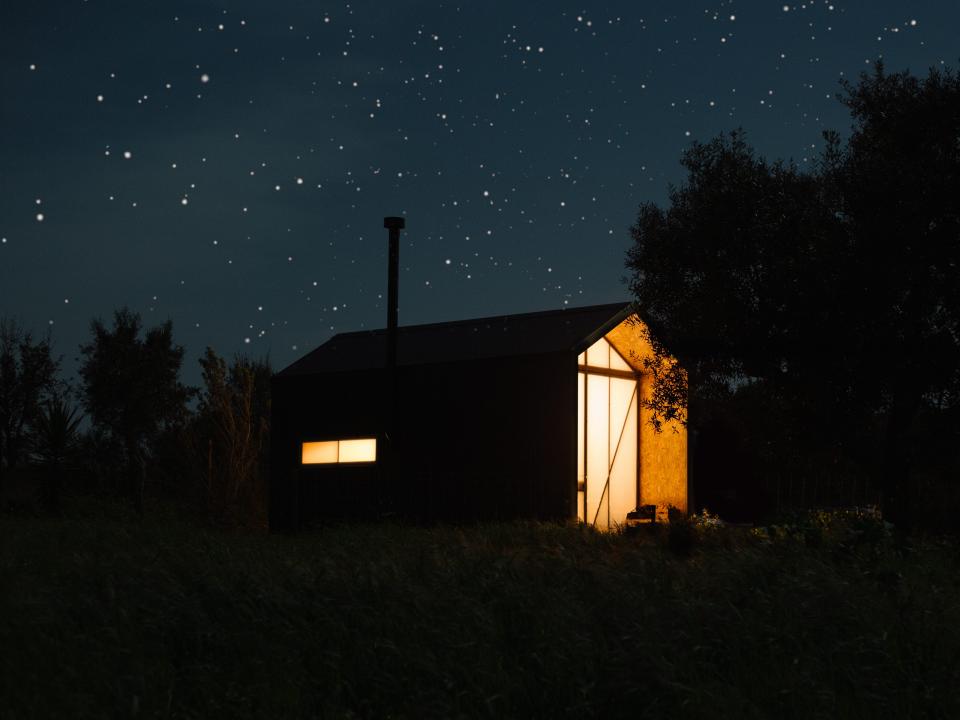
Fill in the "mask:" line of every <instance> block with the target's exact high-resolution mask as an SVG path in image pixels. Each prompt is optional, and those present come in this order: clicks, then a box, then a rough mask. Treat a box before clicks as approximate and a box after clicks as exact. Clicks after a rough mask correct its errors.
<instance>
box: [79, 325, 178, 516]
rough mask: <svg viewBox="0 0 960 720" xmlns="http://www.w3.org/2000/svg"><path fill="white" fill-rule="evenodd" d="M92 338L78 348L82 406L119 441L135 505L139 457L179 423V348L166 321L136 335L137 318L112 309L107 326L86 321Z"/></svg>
mask: <svg viewBox="0 0 960 720" xmlns="http://www.w3.org/2000/svg"><path fill="white" fill-rule="evenodd" d="M90 330H91V333H92V335H93V340H92V341H91V343H90V344H89V345H84V346H82V347H81V348H80V350H81V353H82V354H83V355H84V356H85V361H84V364H83V366H82V367H81V369H80V376H81V378H82V380H83V393H84V404H85V407H86V409H87V412H88V413H89V414H90V417H91V419H92V421H93V423H94V425H95V426H96V427H99V428H102V429H103V430H105V431H106V433H107V434H109V435H110V436H111V437H112V438H113V440H114V441H116V442H118V443H120V444H122V447H123V449H124V453H125V457H124V458H123V461H124V463H125V466H126V467H125V472H126V476H127V477H126V483H125V484H126V486H127V489H128V492H129V493H130V496H131V497H132V499H133V500H134V502H135V504H137V505H138V506H139V505H140V504H141V503H142V498H143V480H144V468H143V458H144V456H149V455H150V453H151V451H152V449H153V444H154V442H155V441H156V439H157V437H158V436H159V434H160V432H161V431H163V430H166V429H169V428H171V427H174V426H176V425H179V424H182V423H183V422H184V421H185V420H186V417H187V406H186V403H187V400H189V398H190V397H191V396H192V395H193V393H194V390H193V389H191V388H188V387H186V386H184V385H183V384H182V383H181V382H180V379H179V375H180V367H181V364H182V362H183V352H184V350H183V347H181V346H179V345H175V344H174V343H173V324H172V323H171V322H170V321H167V322H166V323H164V324H163V325H160V326H159V327H156V328H152V329H150V330H147V331H146V333H145V334H144V335H143V336H142V337H141V331H142V325H141V320H140V316H139V315H137V314H136V313H132V312H130V311H129V310H127V309H126V308H124V309H121V310H118V311H116V312H115V313H114V320H113V328H112V329H108V328H107V327H106V326H104V324H103V323H102V322H101V321H100V320H94V321H93V322H92V323H91V325H90Z"/></svg>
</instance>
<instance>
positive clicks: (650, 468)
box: [640, 374, 688, 520]
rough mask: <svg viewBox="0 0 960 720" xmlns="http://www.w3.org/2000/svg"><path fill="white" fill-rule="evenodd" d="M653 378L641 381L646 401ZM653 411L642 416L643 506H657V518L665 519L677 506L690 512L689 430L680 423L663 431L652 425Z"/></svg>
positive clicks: (668, 425) (641, 484)
mask: <svg viewBox="0 0 960 720" xmlns="http://www.w3.org/2000/svg"><path fill="white" fill-rule="evenodd" d="M652 382H653V381H652V378H651V376H650V375H649V374H644V375H642V376H641V379H640V394H641V397H642V398H643V399H644V400H649V399H650V398H651V396H652V388H651V384H652ZM652 412H653V411H652V410H650V409H648V408H645V407H642V409H641V413H640V504H641V505H656V506H657V519H658V520H665V519H666V517H667V510H668V508H670V507H674V508H676V509H678V510H680V511H682V512H687V510H688V506H687V429H686V428H685V427H684V426H683V425H681V424H680V423H678V422H675V421H674V422H669V423H664V425H663V427H662V429H661V431H660V432H657V431H656V429H655V428H654V427H653V425H652V424H651V422H650V418H651V415H652Z"/></svg>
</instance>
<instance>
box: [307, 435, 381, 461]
mask: <svg viewBox="0 0 960 720" xmlns="http://www.w3.org/2000/svg"><path fill="white" fill-rule="evenodd" d="M376 461H377V439H376V438H355V439H351V440H324V441H322V442H305V443H303V448H302V451H301V454H300V462H301V463H302V464H303V465H331V464H334V463H369V462H376Z"/></svg>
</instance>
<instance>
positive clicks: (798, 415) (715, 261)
mask: <svg viewBox="0 0 960 720" xmlns="http://www.w3.org/2000/svg"><path fill="white" fill-rule="evenodd" d="M844 91H845V94H844V95H843V96H842V97H841V101H842V102H843V103H844V104H845V105H847V107H849V109H850V111H851V114H852V116H853V119H854V127H853V132H852V134H851V136H850V139H849V141H848V142H847V144H846V145H845V146H844V145H843V144H842V143H841V142H840V140H839V138H838V136H836V135H835V134H827V137H826V140H827V144H826V149H825V151H824V153H823V156H822V157H821V159H820V162H819V165H818V167H817V168H816V169H815V170H814V171H811V172H805V171H801V170H799V169H798V168H797V167H795V166H793V165H789V164H784V163H782V162H777V163H773V164H769V163H767V162H766V161H765V160H763V159H762V158H757V157H756V156H755V154H754V153H753V151H752V150H751V149H750V147H749V146H748V145H747V144H746V141H745V139H744V135H743V133H742V132H741V131H737V132H734V133H731V134H730V135H721V136H720V137H718V138H716V139H714V140H713V141H711V142H709V143H706V144H694V146H693V147H692V148H691V149H690V150H689V151H688V152H687V153H686V154H685V156H684V158H683V164H684V166H685V167H686V169H687V172H688V178H687V181H686V183H684V184H683V185H682V186H681V187H679V188H673V189H671V192H670V205H669V207H668V208H667V209H665V210H664V209H661V208H660V207H658V206H657V205H655V204H652V203H647V204H644V205H642V206H641V207H640V210H639V213H638V218H637V222H636V224H635V225H634V226H633V228H632V234H633V239H634V245H633V246H632V248H631V250H630V252H629V255H628V259H627V266H628V268H629V269H630V270H631V271H632V277H631V289H632V291H633V293H634V294H635V296H636V298H637V302H638V306H639V311H640V314H641V316H642V317H643V318H644V320H645V321H646V322H647V324H648V325H649V327H650V329H651V331H652V335H653V337H654V338H655V339H656V342H655V343H654V347H655V349H656V350H657V351H658V354H659V355H660V356H661V357H667V350H669V353H670V354H672V355H675V356H677V357H678V358H679V359H680V364H681V365H682V366H683V368H684V369H686V370H687V372H688V375H687V376H683V375H682V374H679V373H676V372H674V373H667V374H666V375H665V377H663V378H660V377H657V376H656V375H655V377H654V379H655V381H656V382H655V384H656V385H662V386H663V389H661V390H655V392H654V395H653V399H652V400H651V401H650V403H649V404H650V406H651V407H653V409H654V410H655V412H656V415H657V417H666V416H669V414H670V413H674V412H676V410H675V407H676V404H677V403H678V402H679V401H680V400H682V399H683V398H685V397H686V395H687V393H689V396H690V413H691V417H694V418H697V421H696V422H699V423H707V422H709V421H710V419H711V417H712V416H713V415H715V414H717V413H721V414H722V413H727V415H728V416H730V412H731V409H733V408H735V407H737V406H740V408H741V409H742V410H743V411H744V412H743V413H742V414H737V415H736V416H735V417H736V420H735V421H734V422H736V423H737V424H740V425H743V426H744V427H751V424H752V425H753V427H754V431H756V433H757V437H755V438H754V439H753V442H752V443H751V446H752V447H753V448H755V452H757V453H759V454H760V455H763V454H764V453H766V459H765V460H764V461H763V462H762V463H761V464H765V466H766V467H771V466H772V465H773V464H774V463H776V462H777V459H778V458H779V460H780V463H781V464H782V462H783V459H784V458H785V457H787V456H790V455H797V456H800V455H804V454H806V455H810V454H811V453H814V454H816V453H821V454H825V455H827V456H833V457H835V458H839V457H844V458H847V459H853V460H855V461H857V462H859V463H860V464H861V465H862V466H864V467H865V469H866V470H867V471H868V472H871V473H873V474H874V476H875V477H876V478H877V479H878V481H879V484H880V485H881V487H882V489H883V495H884V512H885V514H887V515H888V516H890V517H893V515H896V516H897V520H898V521H903V522H908V520H909V517H910V508H911V507H912V505H913V504H914V502H913V498H912V492H913V487H914V485H913V484H912V483H911V482H909V480H907V478H908V477H909V475H910V472H911V469H912V466H913V465H915V463H916V460H915V453H914V452H913V451H912V448H913V446H914V443H915V441H916V433H915V425H916V422H917V418H918V416H919V414H920V413H922V412H926V413H927V416H928V419H929V417H930V415H931V414H933V415H938V419H937V420H935V421H934V424H936V423H938V422H939V423H940V424H941V425H942V424H944V423H948V424H950V425H951V427H952V428H953V430H952V431H951V433H950V434H953V435H954V437H956V434H957V431H958V430H960V423H957V412H956V411H957V410H958V409H960V394H958V389H960V76H958V75H956V74H954V73H952V72H951V71H949V70H947V71H944V72H940V71H936V70H934V71H931V72H930V74H929V76H928V77H927V78H925V79H923V80H918V79H917V78H914V77H912V76H910V75H909V74H908V73H897V74H893V75H888V74H887V73H886V72H885V70H884V68H883V65H882V64H880V63H878V64H877V66H876V69H875V71H874V73H873V74H872V75H866V74H865V75H863V76H862V77H861V78H860V81H859V83H858V84H856V85H853V84H849V83H848V84H846V85H845V86H844ZM687 380H689V385H688V386H687V385H686V381H687ZM751 396H752V398H753V399H752V400H751V401H750V402H746V403H744V402H741V401H737V402H735V401H734V398H740V399H741V400H742V399H746V398H750V397H751ZM757 417H759V418H760V420H759V421H757V420H756V418H757ZM758 423H759V425H758ZM696 429H697V428H696V427H695V428H694V430H695V431H696ZM871 458H875V459H873V460H871Z"/></svg>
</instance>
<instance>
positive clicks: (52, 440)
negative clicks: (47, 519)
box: [32, 393, 83, 511]
mask: <svg viewBox="0 0 960 720" xmlns="http://www.w3.org/2000/svg"><path fill="white" fill-rule="evenodd" d="M82 420H83V416H82V415H80V414H79V411H78V409H77V408H76V407H74V406H73V405H72V403H71V402H70V401H69V399H68V398H67V396H66V394H65V393H62V394H57V395H54V396H53V397H51V398H50V399H48V400H47V401H46V402H45V403H44V404H43V407H42V408H41V410H40V413H39V414H38V416H37V419H36V421H35V432H34V436H33V443H32V455H33V457H34V458H35V459H36V460H37V461H38V462H39V463H40V465H41V466H42V467H43V468H44V469H45V470H46V475H47V476H46V480H45V483H44V487H43V492H42V497H43V501H44V505H45V506H46V507H47V509H49V510H54V511H56V510H58V509H59V505H60V489H61V485H62V474H63V472H64V470H65V468H66V467H67V466H68V465H69V464H70V463H71V461H72V460H74V459H75V457H76V455H77V451H78V448H79V442H80V435H79V429H80V423H81V422H82Z"/></svg>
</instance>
